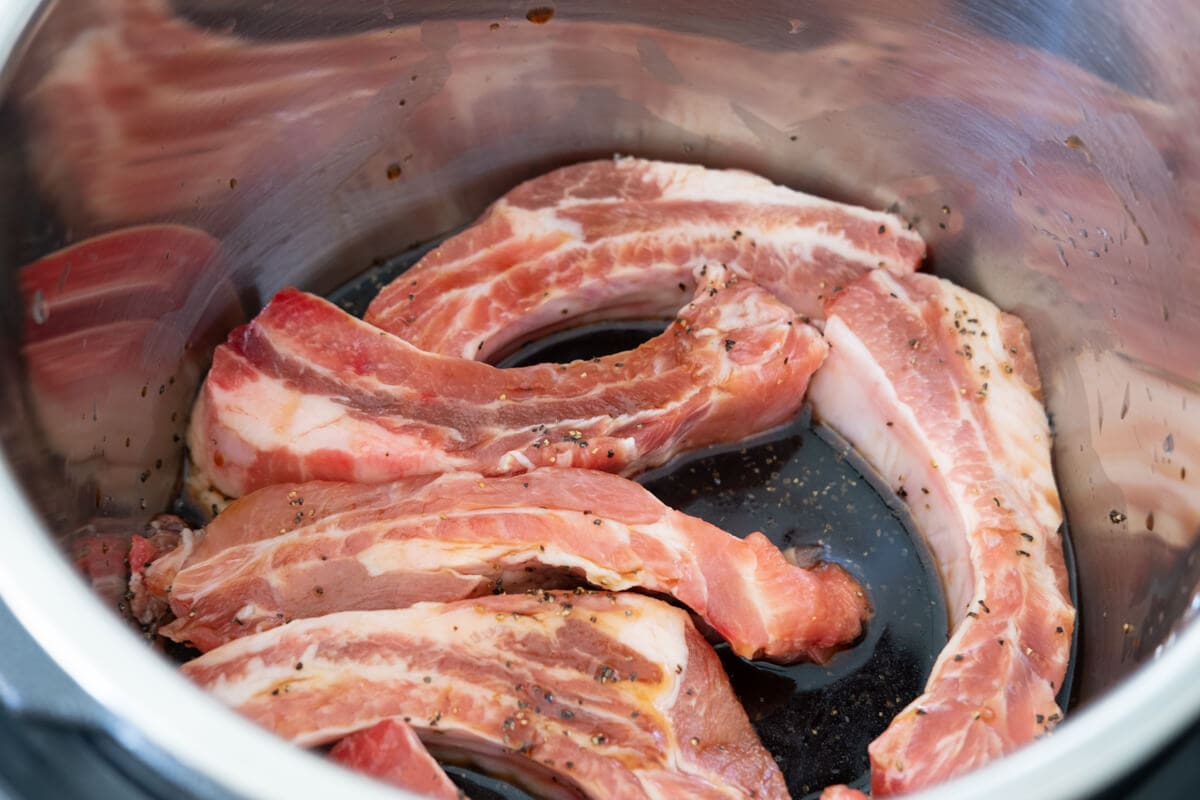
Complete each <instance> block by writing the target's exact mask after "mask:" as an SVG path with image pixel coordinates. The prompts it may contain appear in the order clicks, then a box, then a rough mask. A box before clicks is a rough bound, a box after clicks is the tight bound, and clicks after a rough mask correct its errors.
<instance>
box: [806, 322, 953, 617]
mask: <svg viewBox="0 0 1200 800" xmlns="http://www.w3.org/2000/svg"><path fill="white" fill-rule="evenodd" d="M825 339H826V340H827V341H828V342H829V343H830V345H831V346H830V352H829V357H828V358H827V359H826V361H825V364H824V365H823V366H822V367H821V368H820V369H819V370H817V373H816V374H815V375H814V376H813V380H812V384H811V385H810V387H809V390H808V397H809V400H810V401H811V402H812V405H813V410H814V411H815V412H816V414H817V415H818V416H819V417H820V419H821V420H822V421H823V422H825V424H827V425H829V427H831V428H833V429H834V430H835V431H837V432H838V433H839V434H840V435H841V436H843V437H844V438H845V439H846V440H847V441H848V442H850V443H851V445H853V446H854V447H855V449H856V450H858V452H859V454H860V455H862V456H863V458H865V459H866V460H867V461H868V462H869V463H870V464H871V465H872V466H874V467H875V469H876V471H877V472H878V473H879V475H880V477H881V478H882V479H883V481H884V482H885V483H886V484H887V485H888V486H889V487H891V488H892V489H893V490H895V489H898V488H899V487H900V486H901V485H903V486H904V488H905V491H907V492H908V493H909V498H910V499H911V500H913V502H911V503H910V505H909V507H910V509H911V510H912V513H913V518H914V519H915V520H916V523H917V526H918V527H919V528H920V530H921V533H922V535H923V536H924V538H925V540H926V542H927V543H928V544H929V549H930V551H931V552H932V554H933V557H934V560H935V561H936V562H937V568H938V573H939V575H940V576H941V579H942V588H943V589H944V590H945V592H946V598H947V604H948V606H949V608H950V612H951V614H952V616H953V618H954V621H955V622H957V621H958V619H960V618H961V615H962V614H963V613H965V606H966V604H967V603H969V602H970V601H971V599H972V595H973V593H974V576H973V570H972V568H971V561H970V555H969V549H968V546H967V540H966V536H965V531H966V530H969V526H970V525H971V523H972V520H968V519H965V518H964V516H963V509H962V508H961V507H959V506H958V505H957V504H956V503H954V502H953V499H952V498H953V496H954V495H953V493H952V492H951V491H950V490H949V489H948V488H947V486H946V477H945V473H944V472H942V471H941V469H940V468H941V467H942V466H943V465H942V464H939V469H933V467H932V466H931V462H936V461H937V458H938V456H939V455H941V454H939V453H935V452H934V451H933V445H932V443H931V442H929V440H928V439H927V438H926V437H925V436H924V434H923V432H922V431H921V428H920V426H919V425H918V424H917V421H916V418H915V416H914V415H913V412H912V409H910V408H908V407H907V406H904V405H902V404H901V403H900V400H899V398H898V397H897V396H896V392H895V389H894V388H893V386H892V384H891V381H890V380H888V377H887V375H886V374H885V373H884V371H883V369H882V368H881V367H880V366H879V364H878V363H877V362H876V361H875V360H874V358H873V357H872V356H871V353H870V351H869V350H867V348H866V346H865V345H864V344H863V342H862V341H861V340H860V339H859V338H858V337H857V336H855V335H854V334H853V333H852V332H851V331H850V330H849V328H847V327H846V325H845V323H844V322H843V321H842V320H841V319H840V318H838V317H836V316H835V317H833V318H831V319H829V320H828V321H827V323H826V325H825ZM888 422H891V423H892V425H891V426H890V427H889V426H888V425H887V423H888ZM922 487H925V488H928V489H929V492H930V493H929V495H925V494H924V493H922V492H921V488H922Z"/></svg>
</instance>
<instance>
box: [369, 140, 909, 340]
mask: <svg viewBox="0 0 1200 800" xmlns="http://www.w3.org/2000/svg"><path fill="white" fill-rule="evenodd" d="M924 254H925V244H924V242H923V241H922V240H921V238H920V237H919V236H918V235H917V234H916V233H915V232H914V231H911V230H908V226H907V224H906V223H905V222H904V221H903V220H901V219H900V218H899V217H896V216H894V215H891V214H884V213H880V212H875V211H868V210H867V209H864V208H858V207H855V206H848V205H844V204H841V203H834V202H831V201H828V200H823V199H820V198H817V197H812V196H811V195H806V194H802V193H800V192H796V191H793V190H791V189H787V188H785V187H782V186H777V185H775V184H772V183H771V182H770V181H768V180H766V179H764V178H760V177H758V176H756V175H751V174H750V173H747V172H741V171H738V170H714V169H705V168H704V167H699V166H694V165H690V164H673V163H668V162H662V161H646V160H643V159H636V158H615V159H609V160H606V161H592V162H587V163H583V164H575V165H573V166H569V167H564V168H562V169H558V170H555V171H553V172H550V173H547V174H546V175H542V176H540V177H537V178H534V179H533V180H530V181H527V182H526V183H523V184H521V185H520V186H518V187H517V188H515V189H513V190H512V191H511V192H509V193H508V194H507V195H505V196H504V197H502V198H501V199H500V200H498V201H496V202H495V203H494V204H493V205H492V206H491V207H490V208H489V209H488V211H487V212H486V213H485V214H484V215H483V217H482V218H481V219H480V220H479V221H478V222H476V223H475V224H474V225H472V226H471V227H470V228H468V229H467V230H465V231H463V232H462V233H460V234H458V235H457V236H454V237H452V238H451V239H449V240H448V241H446V242H444V243H443V244H442V245H440V246H439V247H438V248H436V249H435V250H433V251H432V252H431V253H429V255H427V256H425V257H424V258H423V259H421V261H420V262H418V263H417V264H416V266H414V267H413V268H412V269H410V270H408V271H406V272H405V273H404V274H403V275H401V276H400V277H399V278H397V279H396V280H395V281H394V282H393V283H391V284H390V285H389V286H387V287H386V288H385V289H384V290H383V291H382V292H380V294H379V296H378V297H376V299H375V301H374V302H372V303H371V306H370V308H369V309H368V310H367V315H366V319H367V321H369V322H371V323H373V324H375V325H378V326H380V327H381V328H384V329H385V330H388V331H391V332H392V333H394V334H396V335H397V336H400V337H401V338H404V339H406V340H407V341H410V342H412V343H413V344H415V345H417V346H418V347H421V348H423V349H425V350H430V351H433V352H437V353H444V354H446V355H456V356H461V357H463V358H473V359H479V360H487V359H489V357H491V356H493V355H495V354H498V353H502V352H504V351H505V350H507V349H510V348H511V347H512V346H513V345H515V344H519V343H520V342H522V341H526V340H529V339H531V338H534V337H536V336H537V335H539V334H543V333H546V332H548V331H550V330H554V329H556V328H562V327H566V326H568V325H574V324H579V323H581V322H585V321H588V320H594V319H612V318H634V317H649V318H653V317H668V316H670V315H671V314H672V313H674V311H675V310H676V309H677V308H678V307H679V305H680V300H681V299H682V298H686V297H687V296H688V295H689V294H690V293H691V292H692V291H693V290H694V289H695V286H696V280H695V277H694V270H695V268H696V267H699V266H701V265H703V264H706V263H707V264H713V265H714V266H715V265H717V264H724V265H726V266H728V267H729V269H731V270H732V271H733V272H734V273H735V274H736V275H739V276H741V277H743V278H750V279H753V280H754V281H755V282H757V283H758V284H759V285H761V286H762V287H763V288H765V289H767V290H768V291H770V292H771V293H772V294H774V295H776V296H777V297H779V299H780V300H782V301H783V302H784V303H786V304H788V305H790V306H791V307H792V308H794V309H795V310H796V311H797V312H798V313H800V314H802V315H805V316H807V317H810V318H813V319H820V318H821V317H822V310H821V303H822V299H823V298H824V297H826V296H828V294H829V293H830V292H831V291H832V290H833V289H834V287H837V286H842V285H845V284H846V283H848V282H850V281H852V280H854V279H855V278H856V277H858V276H859V275H861V274H863V273H865V272H867V271H870V270H873V269H876V268H878V267H883V268H886V269H888V270H890V271H893V272H895V273H896V274H899V275H904V274H907V273H910V272H912V271H913V270H915V269H916V267H917V264H918V263H919V262H920V261H921V259H922V258H923V257H924Z"/></svg>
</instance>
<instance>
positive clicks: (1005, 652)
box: [812, 271, 1075, 797]
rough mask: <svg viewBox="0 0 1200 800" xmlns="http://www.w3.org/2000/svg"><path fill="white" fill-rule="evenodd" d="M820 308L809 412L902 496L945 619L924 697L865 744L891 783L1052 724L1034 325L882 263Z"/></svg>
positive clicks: (1066, 644)
mask: <svg viewBox="0 0 1200 800" xmlns="http://www.w3.org/2000/svg"><path fill="white" fill-rule="evenodd" d="M826 314H827V317H828V321H827V324H826V327H825V336H826V338H827V339H828V341H829V344H830V356H829V360H828V361H827V363H826V364H825V366H824V367H823V368H822V369H821V371H820V372H819V373H818V375H817V377H816V378H815V379H814V381H813V390H812V402H813V406H814V409H815V411H816V413H817V414H818V415H819V416H820V418H821V419H822V420H824V421H825V422H826V423H827V424H828V425H830V426H831V427H832V428H833V429H834V430H836V431H838V432H839V433H840V434H841V435H842V436H844V437H845V438H846V439H847V440H849V442H850V443H851V444H852V445H853V446H854V447H855V448H857V449H858V451H859V452H860V453H861V454H862V455H863V456H864V457H865V458H866V459H867V461H869V462H870V463H871V464H872V465H873V466H874V467H875V469H876V470H878V471H879V473H880V475H881V476H882V477H883V479H884V480H886V481H888V482H889V483H890V484H891V486H892V488H893V489H895V490H896V491H897V493H898V494H899V495H900V496H901V497H904V498H906V501H907V503H908V505H909V507H910V508H911V509H912V512H913V516H914V518H915V519H916V521H917V524H918V527H919V528H920V531H921V533H922V534H923V535H924V537H925V539H926V541H927V542H928V543H929V546H930V550H931V551H932V553H933V556H934V559H935V561H936V565H937V568H938V571H939V573H940V575H941V577H942V580H943V583H944V584H945V589H946V596H947V604H948V607H949V609H950V613H951V622H952V630H953V632H952V635H951V638H950V642H949V643H948V644H947V646H946V648H945V650H943V652H942V653H941V655H940V656H939V658H938V660H937V663H936V664H935V665H934V668H933V672H932V674H931V675H930V677H929V681H928V684H927V685H926V687H925V692H924V694H922V695H921V696H920V697H918V698H917V699H916V700H914V701H913V702H912V703H911V704H910V705H909V706H908V707H907V708H905V709H904V710H903V711H902V712H900V714H899V715H898V716H897V717H896V719H895V720H894V721H893V722H892V724H891V726H890V727H889V728H888V729H887V731H885V732H884V734H883V735H882V736H880V737H879V738H878V739H876V740H875V741H874V742H873V743H872V744H871V748H870V752H871V776H872V778H871V783H872V794H873V795H874V796H876V797H881V796H886V795H892V794H899V793H903V792H909V791H914V790H916V789H919V788H922V787H925V786H929V785H931V784H933V783H936V782H939V781H942V780H945V779H946V778H949V777H952V776H954V775H959V774H961V773H963V772H967V771H969V770H971V769H973V768H975V767H978V766H980V765H982V764H984V763H986V762H988V761H991V760H993V759H995V758H998V757H999V756H1001V755H1003V754H1005V753H1008V752H1010V751H1011V750H1013V749H1015V748H1017V747H1020V746H1021V745H1023V744H1025V743H1027V742H1030V741H1032V740H1033V739H1034V738H1035V737H1037V736H1039V735H1041V734H1043V733H1045V732H1046V731H1048V730H1049V729H1050V728H1052V727H1054V724H1055V723H1056V722H1057V721H1058V720H1059V719H1060V718H1061V711H1060V709H1059V707H1058V706H1057V704H1056V703H1055V693H1056V692H1057V690H1058V689H1059V687H1060V686H1061V685H1062V679H1063V675H1064V674H1065V672H1066V669H1067V662H1068V659H1069V655H1070V642H1071V635H1072V630H1073V628H1074V622H1075V612H1074V609H1073V608H1072V606H1071V602H1070V598H1069V596H1068V586H1067V571H1066V566H1065V563H1064V560H1063V551H1062V538H1061V536H1060V533H1059V526H1060V524H1061V523H1062V511H1061V508H1060V505H1059V499H1058V491H1057V489H1056V488H1055V484H1054V475H1053V472H1052V470H1051V465H1050V430H1049V425H1048V423H1047V420H1046V413H1045V410H1044V409H1043V407H1042V403H1041V384H1040V381H1039V378H1038V372H1037V364H1036V363H1035V361H1034V356H1033V350H1032V348H1031V346H1030V340H1029V333H1028V331H1027V330H1026V328H1025V326H1024V324H1023V323H1022V322H1021V321H1020V320H1019V319H1017V318H1016V317H1014V316H1012V315H1011V314H1006V313H1003V312H1001V311H1000V310H999V309H997V308H996V307H995V306H994V305H992V304H991V303H990V302H988V301H987V300H984V299H983V298H981V297H979V296H978V295H974V294H972V293H971V292H968V291H966V290H965V289H962V288H960V287H958V286H955V285H954V284H952V283H950V282H948V281H944V280H939V279H938V278H934V277H931V276H927V275H911V276H908V277H904V278H895V277H894V276H891V275H888V274H887V273H885V272H883V271H876V272H873V273H871V274H869V275H867V276H866V277H864V278H862V279H860V280H859V281H857V282H855V283H853V284H851V285H850V286H848V287H846V288H845V290H843V291H842V292H839V293H838V294H837V295H835V296H834V297H833V298H832V299H831V300H830V302H829V303H828V304H827V306H826Z"/></svg>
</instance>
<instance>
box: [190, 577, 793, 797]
mask: <svg viewBox="0 0 1200 800" xmlns="http://www.w3.org/2000/svg"><path fill="white" fill-rule="evenodd" d="M182 669H183V671H184V673H186V674H187V675H188V676H189V677H191V678H192V679H193V680H194V681H196V682H197V683H198V684H200V685H201V686H203V687H204V688H206V689H208V690H210V691H211V692H213V694H214V695H216V696H217V697H218V698H219V699H221V700H222V701H224V702H225V703H227V704H228V705H230V706H232V707H233V708H235V709H237V710H238V711H240V712H241V713H243V714H245V715H246V716H247V717H249V718H250V719H252V720H254V721H255V722H257V723H259V724H261V725H263V726H265V727H266V728H268V729H270V730H272V731H274V732H276V733H278V734H279V735H281V736H284V737H286V738H288V739H290V740H292V741H294V742H296V743H298V744H300V745H303V746H315V745H321V744H324V743H326V742H330V741H334V740H336V739H340V738H342V737H344V736H346V735H348V734H352V733H354V732H355V731H360V730H363V729H365V728H369V727H371V726H372V725H376V724H378V723H379V722H380V721H382V720H387V719H399V720H401V721H403V722H406V723H408V724H410V725H412V726H413V728H415V729H416V730H417V732H418V733H419V734H420V736H421V738H422V741H424V742H425V744H426V745H427V746H428V747H429V748H430V750H431V751H432V752H433V753H434V754H435V755H441V754H446V753H448V754H450V755H451V756H452V757H454V758H458V759H460V760H461V759H468V760H471V761H474V762H476V763H481V764H483V765H486V766H487V768H488V769H489V770H491V771H493V772H497V771H498V772H499V774H500V775H503V776H505V777H508V778H510V779H515V780H516V781H518V782H519V783H521V784H522V785H524V786H525V787H527V788H528V789H530V790H531V791H532V792H534V793H538V794H542V795H545V796H558V797H575V796H578V794H582V795H584V796H587V797H596V798H612V797H620V798H670V799H671V800H676V798H681V797H705V798H718V797H720V798H746V797H756V798H784V797H787V789H786V787H785V786H784V782H783V776H782V775H781V774H780V772H779V768H778V767H777V766H776V765H775V761H774V759H772V758H771V755H770V754H769V753H768V752H767V751H766V750H765V749H764V748H763V746H762V745H761V743H760V742H759V741H758V737H757V736H756V735H755V733H754V730H753V728H751V726H750V722H749V720H747V718H746V713H745V712H744V711H743V710H742V707H741V705H740V704H739V703H738V701H737V698H736V697H735V696H734V694H733V691H732V689H731V688H730V686H729V681H728V679H727V678H726V676H725V673H724V672H723V671H722V668H721V663H720V660H719V659H718V658H717V656H716V654H715V653H714V652H713V650H712V648H711V647H710V646H709V645H708V643H707V642H705V641H704V638H703V637H702V636H701V635H700V633H699V632H698V631H697V630H696V629H695V627H694V626H693V625H692V623H691V621H690V620H689V618H688V616H687V613H686V612H684V611H682V610H681V609H677V608H674V607H672V606H669V605H667V604H666V603H663V602H661V601H659V600H655V599H653V598H649V597H644V596H641V595H636V594H629V593H621V594H612V593H609V592H583V591H576V592H574V593H572V592H553V593H551V592H545V593H537V594H524V595H504V594H502V595H493V596H489V597H482V598H478V599H473V600H463V601H459V602H455V603H421V604H419V605H415V606H412V607H410V608H407V609H402V610H398V611H345V612H342V613H338V614H329V615H327V616H324V617H318V618H316V619H306V620H297V621H295V622H292V623H291V624H290V625H285V626H283V627H280V628H274V629H272V630H269V631H265V632H263V633H257V634H255V635H253V636H248V637H245V638H243V639H238V640H236V641H233V642H230V643H229V644H226V645H224V646H222V647H219V648H217V649H216V650H213V651H211V652H209V653H206V654H205V655H203V656H201V657H200V658H197V659H195V660H194V661H191V662H189V663H187V664H185V665H184V666H183V668H182ZM572 792H576V793H578V794H572Z"/></svg>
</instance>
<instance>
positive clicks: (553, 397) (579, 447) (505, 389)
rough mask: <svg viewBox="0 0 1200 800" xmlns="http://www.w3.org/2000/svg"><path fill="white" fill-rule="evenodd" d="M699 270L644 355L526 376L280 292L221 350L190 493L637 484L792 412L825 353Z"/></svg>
mask: <svg viewBox="0 0 1200 800" xmlns="http://www.w3.org/2000/svg"><path fill="white" fill-rule="evenodd" d="M703 271H704V272H705V274H704V275H703V276H702V281H701V284H702V285H701V286H700V288H699V289H698V290H697V292H696V294H695V298H694V300H693V301H692V302H689V303H687V304H686V305H685V306H684V308H683V309H681V310H680V313H679V316H678V317H677V318H676V321H675V323H674V324H672V325H671V326H670V327H669V328H668V329H667V330H666V331H665V332H664V333H662V334H661V335H660V336H657V337H655V338H654V339H652V340H650V341H649V342H647V343H645V344H643V345H642V346H641V347H638V348H637V349H635V350H631V351H627V352H625V353H618V354H616V355H611V356H606V357H604V358H597V359H592V360H588V361H576V362H573V363H571V364H539V365H534V366H530V367H522V368H517V369H497V368H495V367H491V366H488V365H486V364H481V363H478V362H474V361H469V360H467V359H462V358H456V357H452V356H440V355H436V354H433V353H427V352H425V351H422V350H420V349H418V348H416V347H414V346H412V345H410V344H409V343H407V342H405V341H403V340H402V339H399V338H397V337H395V336H392V335H390V334H388V333H386V332H384V331H381V330H378V329H377V328H375V327H373V326H371V325H369V324H367V323H365V322H362V321H361V320H358V319H355V318H354V317H352V316H350V315H349V314H346V313H345V312H344V311H342V310H340V309H338V308H337V307H336V306H334V305H333V304H331V303H328V302H326V301H324V300H322V299H320V298H318V297H315V296H313V295H309V294H305V293H303V292H299V291H296V290H294V289H286V290H284V291H281V292H280V293H279V294H277V295H276V296H275V298H274V299H273V300H272V301H271V302H270V303H269V304H268V305H267V307H266V308H265V309H263V311H262V312H261V313H260V314H259V315H258V317H256V318H255V319H254V320H253V321H252V322H250V323H249V324H247V325H244V326H242V327H240V328H238V329H236V330H234V331H233V333H231V334H230V336H229V339H228V341H227V342H226V343H225V344H224V345H223V346H221V347H219V348H218V349H217V351H216V353H215V354H214V357H213V366H212V370H211V371H210V372H209V374H208V377H207V379H206V380H205V383H204V387H203V390H202V391H201V394H200V398H199V400H198V401H197V405H196V408H195V409H194V410H193V414H192V420H191V424H190V427H189V432H188V445H189V448H190V453H191V456H192V459H193V464H194V467H195V469H194V471H193V475H192V486H193V491H203V490H204V489H206V488H208V487H210V486H211V487H212V488H215V489H217V490H219V491H220V492H223V493H224V494H226V495H229V496H239V495H242V494H245V493H247V492H250V491H253V490H254V489H257V488H261V487H263V486H269V485H271V484H275V483H284V482H289V481H304V480H346V481H357V482H362V483H380V482H384V481H389V480H395V479H397V478H401V477H405V476H410V475H420V474H434V473H441V472H452V471H456V470H472V471H478V472H482V473H484V474H490V475H498V474H511V473H519V472H524V471H527V470H529V469H533V468H534V467H537V466H543V465H554V466H557V467H588V468H592V469H601V470H605V471H610V472H620V473H624V474H631V473H635V472H638V471H640V470H643V469H646V468H649V467H653V466H657V465H659V464H661V463H663V462H665V461H666V460H668V459H669V458H670V457H671V456H673V455H674V454H676V453H678V452H681V451H684V450H688V449H692V448H696V447H701V446H704V445H707V444H712V443H716V442H726V441H736V440H738V439H741V438H743V437H745V436H748V435H750V434H753V433H757V432H759V431H763V430H766V429H768V428H771V427H773V426H774V425H777V424H780V423H782V422H784V421H786V420H788V419H790V418H791V417H792V416H793V415H794V414H795V413H796V411H797V410H798V409H799V408H800V405H801V402H802V399H803V396H804V391H805V389H806V388H807V385H808V379H809V377H810V376H811V375H812V373H813V371H814V370H815V369H816V368H817V367H818V366H819V365H820V364H821V362H822V361H823V360H824V357H825V351H826V347H825V343H824V341H823V340H822V339H821V337H820V334H818V333H817V331H816V330H815V329H814V328H812V327H811V326H809V325H806V324H804V323H803V322H801V321H799V320H798V319H797V318H796V315H795V313H794V312H793V311H792V310H791V309H789V308H788V307H786V306H784V305H783V304H782V303H780V302H779V301H778V300H776V299H775V298H774V297H773V296H771V295H770V294H769V293H767V292H766V291H764V290H763V289H761V288H760V287H758V286H756V285H755V284H753V283H751V282H750V281H744V280H741V281H739V280H738V279H737V278H736V277H733V276H730V275H729V274H728V273H727V272H725V271H723V270H720V269H716V268H714V269H708V270H703Z"/></svg>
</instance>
